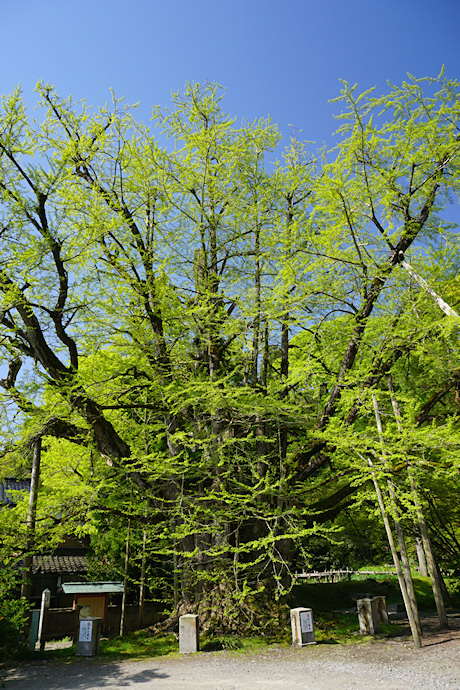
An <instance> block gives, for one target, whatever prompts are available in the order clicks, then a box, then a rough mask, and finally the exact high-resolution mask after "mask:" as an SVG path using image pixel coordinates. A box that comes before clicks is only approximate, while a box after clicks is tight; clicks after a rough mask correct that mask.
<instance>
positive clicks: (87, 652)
mask: <svg viewBox="0 0 460 690" xmlns="http://www.w3.org/2000/svg"><path fill="white" fill-rule="evenodd" d="M101 629H102V618H96V617H92V616H89V617H88V618H84V619H83V620H81V621H80V628H79V634H78V641H77V649H76V652H75V653H76V654H77V655H78V656H95V655H96V654H98V653H99V641H100V639H101Z"/></svg>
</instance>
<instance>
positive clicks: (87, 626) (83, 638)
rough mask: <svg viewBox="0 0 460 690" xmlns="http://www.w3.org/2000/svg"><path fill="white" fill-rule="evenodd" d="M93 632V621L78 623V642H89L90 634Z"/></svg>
mask: <svg viewBox="0 0 460 690" xmlns="http://www.w3.org/2000/svg"><path fill="white" fill-rule="evenodd" d="M92 630H93V621H80V635H79V637H78V640H79V642H91V633H92Z"/></svg>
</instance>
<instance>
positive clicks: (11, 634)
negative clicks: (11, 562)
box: [0, 568, 29, 661]
mask: <svg viewBox="0 0 460 690" xmlns="http://www.w3.org/2000/svg"><path fill="white" fill-rule="evenodd" d="M17 591H18V582H17V577H16V576H15V574H14V573H12V572H11V571H9V570H8V569H7V568H4V569H3V570H0V661H5V660H6V659H8V658H9V657H11V655H12V654H13V653H14V652H15V651H16V650H17V649H18V648H19V647H20V646H22V645H23V644H24V634H25V625H26V621H27V617H26V611H27V609H28V608H29V604H28V602H27V601H26V600H25V599H22V598H17V595H16V593H17ZM15 595H16V596H15Z"/></svg>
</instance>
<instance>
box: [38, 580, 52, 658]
mask: <svg viewBox="0 0 460 690" xmlns="http://www.w3.org/2000/svg"><path fill="white" fill-rule="evenodd" d="M50 601H51V592H50V590H49V589H44V590H43V592H42V603H41V607H40V621H39V623H38V639H39V640H40V651H41V652H43V650H44V649H45V636H46V621H47V619H48V610H49V607H50Z"/></svg>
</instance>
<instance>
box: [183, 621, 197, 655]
mask: <svg viewBox="0 0 460 690" xmlns="http://www.w3.org/2000/svg"><path fill="white" fill-rule="evenodd" d="M199 648H200V640H199V631H198V616H196V615H194V614H192V613H187V614H185V616H181V617H180V618H179V653H180V654H193V653H194V652H198V650H199Z"/></svg>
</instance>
